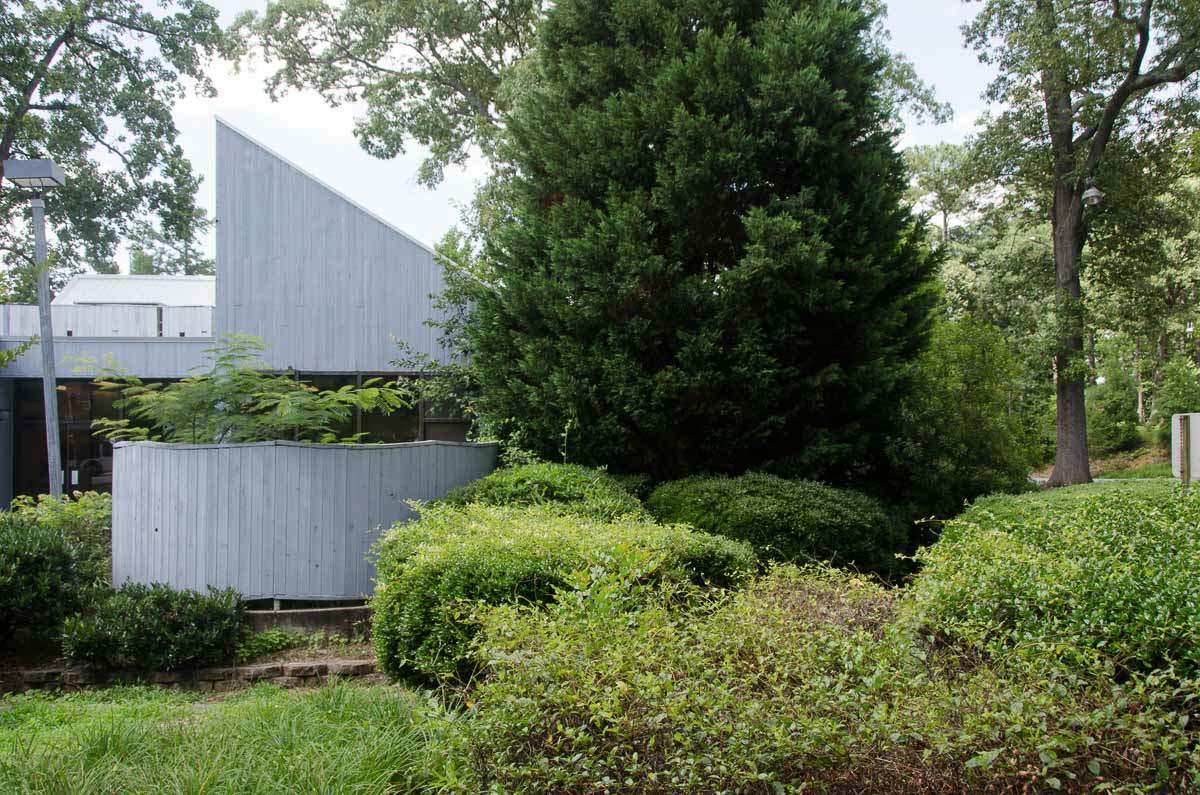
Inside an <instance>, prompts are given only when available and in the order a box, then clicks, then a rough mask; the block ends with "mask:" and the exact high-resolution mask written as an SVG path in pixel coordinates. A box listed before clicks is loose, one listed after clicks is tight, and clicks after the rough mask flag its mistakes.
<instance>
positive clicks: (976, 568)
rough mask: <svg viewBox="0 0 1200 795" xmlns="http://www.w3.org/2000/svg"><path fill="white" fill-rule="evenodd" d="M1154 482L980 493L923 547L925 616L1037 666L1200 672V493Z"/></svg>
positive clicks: (919, 597)
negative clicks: (1166, 491)
mask: <svg viewBox="0 0 1200 795" xmlns="http://www.w3.org/2000/svg"><path fill="white" fill-rule="evenodd" d="M1103 485H1104V486H1105V487H1108V486H1109V485H1110V484H1103ZM1122 485H1123V484H1122ZM1151 486H1152V488H1148V489H1144V492H1145V493H1139V491H1143V489H1141V487H1140V486H1139V487H1136V488H1132V487H1124V485H1123V487H1122V488H1120V489H1112V488H1104V489H1098V488H1097V487H1095V486H1085V487H1076V488H1072V489H1064V490H1060V491H1053V492H1048V493H1047V494H1046V495H1040V494H1038V495H1027V496H1025V497H1021V498H1016V497H1007V498H993V499H989V500H983V501H980V503H978V504H977V505H975V506H973V507H972V508H971V509H970V510H969V511H968V512H967V513H966V514H965V515H964V516H963V517H961V518H960V519H956V520H953V521H951V522H948V523H947V525H946V527H945V529H944V531H943V533H942V538H941V540H939V541H938V543H936V544H934V545H932V546H931V547H928V548H926V549H922V550H920V551H919V552H918V553H917V559H918V560H919V561H920V562H921V564H922V566H923V568H922V570H921V573H920V574H919V575H917V577H916V578H915V580H914V582H913V586H912V588H911V594H910V601H911V603H912V613H913V617H914V620H915V621H916V622H917V624H918V625H919V626H920V627H922V628H923V630H924V631H925V632H927V633H929V634H934V635H936V636H938V637H940V638H944V639H947V640H949V641H952V642H954V643H957V644H961V645H964V646H967V647H969V648H972V649H974V650H976V651H977V652H979V653H982V654H985V655H987V656H990V657H992V658H993V659H996V660H1003V661H1005V662H1007V663H1009V664H1028V665H1030V666H1032V667H1033V668H1035V669H1037V670H1043V671H1044V670H1045V668H1046V667H1047V666H1051V665H1055V666H1057V665H1066V666H1069V667H1071V668H1073V669H1075V670H1083V671H1094V670H1097V669H1110V668H1115V669H1116V670H1118V671H1121V672H1125V673H1128V672H1137V671H1153V670H1162V669H1168V668H1170V669H1173V670H1174V671H1175V672H1177V673H1178V674H1182V675H1185V676H1189V675H1190V676H1194V675H1195V674H1197V673H1200V579H1198V578H1197V577H1196V572H1197V571H1200V533H1197V527H1200V495H1197V494H1194V493H1193V494H1192V495H1190V496H1188V497H1183V496H1182V495H1180V494H1179V490H1178V487H1175V489H1174V493H1173V494H1171V495H1169V496H1164V495H1163V494H1162V493H1161V488H1159V487H1157V486H1156V484H1151ZM1072 497H1075V498H1074V499H1072Z"/></svg>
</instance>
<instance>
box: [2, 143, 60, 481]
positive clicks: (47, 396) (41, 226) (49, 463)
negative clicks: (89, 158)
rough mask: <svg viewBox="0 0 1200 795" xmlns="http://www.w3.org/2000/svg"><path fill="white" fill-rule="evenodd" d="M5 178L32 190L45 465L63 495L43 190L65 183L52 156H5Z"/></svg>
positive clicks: (31, 208) (51, 479) (30, 203)
mask: <svg viewBox="0 0 1200 795" xmlns="http://www.w3.org/2000/svg"><path fill="white" fill-rule="evenodd" d="M4 178H5V179H7V180H8V181H9V182H11V183H13V184H14V185H18V186H20V187H22V188H27V189H29V190H32V191H33V196H32V198H30V200H29V208H30V210H31V211H32V214H33V259H34V262H36V263H37V270H38V273H37V280H38V282H37V291H38V319H39V320H40V321H41V330H42V335H41V340H40V346H39V347H41V349H42V399H43V403H44V404H45V407H46V412H45V413H46V467H47V469H48V470H49V476H50V494H51V495H53V496H55V497H61V496H62V481H63V468H62V453H61V448H60V447H59V442H58V380H57V378H56V374H55V371H54V323H53V321H52V320H51V318H50V270H49V269H48V268H47V267H46V204H45V202H43V201H42V191H45V190H50V189H52V188H59V187H62V186H63V185H65V184H66V183H67V179H66V177H65V176H64V175H63V170H62V169H61V168H59V167H58V164H56V163H55V162H54V161H53V160H5V161H4Z"/></svg>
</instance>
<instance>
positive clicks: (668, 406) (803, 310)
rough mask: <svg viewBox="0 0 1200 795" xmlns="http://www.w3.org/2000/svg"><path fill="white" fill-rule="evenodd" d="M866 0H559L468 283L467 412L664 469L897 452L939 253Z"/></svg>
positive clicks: (826, 471)
mask: <svg viewBox="0 0 1200 795" xmlns="http://www.w3.org/2000/svg"><path fill="white" fill-rule="evenodd" d="M872 23H873V20H872V17H871V14H870V13H869V12H868V11H866V10H864V7H863V3H861V2H858V1H856V0H789V1H780V0H775V1H774V2H767V1H766V0H563V1H562V2H559V3H557V4H556V5H555V7H554V8H553V9H552V10H551V11H550V13H549V14H548V16H547V19H546V21H545V22H544V24H543V26H542V30H541V38H540V40H539V44H538V48H537V55H536V58H537V63H536V75H535V77H534V79H533V80H532V81H531V85H530V90H529V91H528V92H526V94H525V95H524V96H522V97H521V98H520V99H519V100H518V101H517V103H516V106H515V107H514V109H513V112H512V113H511V114H510V117H509V119H508V128H507V133H506V143H505V144H504V146H503V147H502V149H501V151H500V154H501V158H500V160H501V166H500V173H499V175H498V177H497V183H496V184H494V185H493V191H494V195H495V196H499V197H502V205H503V206H502V207H501V208H498V209H497V208H493V209H494V211H495V212H496V213H497V214H498V217H499V219H500V220H499V221H498V222H496V223H495V227H494V233H493V234H492V235H491V236H490V238H489V240H488V242H487V245H486V248H485V251H484V260H483V261H484V265H485V267H484V269H483V270H482V277H483V278H482V279H480V280H479V281H474V282H471V284H473V285H474V287H473V288H472V289H471V290H470V291H469V292H470V299H471V301H472V302H473V304H474V312H473V313H472V315H471V318H470V320H469V321H468V322H467V324H466V327H465V336H466V343H467V345H466V348H467V349H468V350H469V352H470V353H471V354H472V355H473V356H474V363H475V367H476V369H477V373H478V377H479V380H480V385H481V397H480V399H479V400H478V402H477V404H476V405H475V408H476V410H478V411H480V412H481V413H482V415H483V418H484V419H485V420H488V421H490V422H491V423H492V424H493V427H496V428H498V430H499V431H500V432H501V433H502V434H503V435H506V436H508V437H509V438H511V439H512V440H513V441H515V442H516V443H517V444H520V445H522V446H524V447H527V448H530V449H532V450H533V451H534V452H537V453H540V454H542V455H544V456H554V457H557V456H563V457H565V458H567V459H569V460H573V461H580V462H584V463H591V464H596V463H604V464H609V465H611V466H613V467H614V468H617V469H623V470H636V471H644V472H650V473H652V474H654V475H656V476H659V477H670V476H677V475H681V474H685V473H688V472H693V471H699V470H729V471H734V470H741V469H745V468H748V467H752V466H758V465H762V464H763V463H764V462H767V461H779V462H784V461H786V462H788V466H789V469H791V470H792V471H796V472H803V473H805V474H807V475H810V476H814V477H822V478H827V479H830V480H834V481H847V480H852V479H854V476H855V475H856V474H857V475H862V474H866V473H868V472H871V471H872V470H873V467H874V465H875V462H877V461H880V460H882V458H883V455H882V450H883V448H884V446H885V445H884V439H885V437H886V436H887V435H888V434H889V433H890V428H891V426H892V422H893V419H894V416H895V406H896V405H897V404H898V402H899V400H900V398H901V397H902V396H903V395H904V392H905V390H906V388H907V384H908V381H909V379H908V375H909V372H910V369H911V365H912V362H913V359H914V357H915V355H916V354H917V353H918V352H919V351H920V349H921V348H922V346H923V345H924V343H925V339H926V335H927V323H928V314H929V307H930V304H931V303H932V298H933V296H932V293H931V288H930V273H931V266H932V263H931V262H930V255H929V254H928V252H927V247H926V246H925V245H923V243H922V234H921V231H920V229H919V228H918V224H917V223H916V221H915V219H914V218H913V216H912V214H911V212H910V211H909V209H908V208H907V206H906V205H905V204H904V200H903V196H904V193H905V190H906V188H907V187H908V186H907V181H906V178H905V174H904V167H903V164H902V159H901V158H900V156H899V155H898V154H897V152H896V150H895V148H894V143H895V141H894V138H895V128H894V126H893V124H892V121H891V119H890V118H889V114H888V112H887V109H888V108H889V102H888V99H887V97H886V96H885V93H886V92H885V91H884V89H883V86H884V76H883V73H884V70H885V68H886V54H885V53H882V52H880V50H879V48H877V47H875V46H873V43H872V38H871V26H872Z"/></svg>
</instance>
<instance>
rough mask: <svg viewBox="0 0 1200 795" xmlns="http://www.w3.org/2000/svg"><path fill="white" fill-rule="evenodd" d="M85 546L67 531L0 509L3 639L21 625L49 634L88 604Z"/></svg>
mask: <svg viewBox="0 0 1200 795" xmlns="http://www.w3.org/2000/svg"><path fill="white" fill-rule="evenodd" d="M84 579H85V578H84V576H83V574H82V572H81V566H80V555H79V550H78V549H77V548H76V547H75V546H74V545H73V544H71V543H70V542H69V541H68V540H67V538H66V536H65V535H64V534H63V532H62V531H61V530H59V529H57V528H53V527H49V526H47V525H43V524H40V523H38V522H35V521H32V520H30V519H29V518H28V517H23V516H17V515H15V514H10V513H0V640H3V641H5V643H7V642H8V639H9V638H10V637H11V636H12V635H13V633H15V632H17V631H18V630H22V631H26V632H29V633H30V634H31V635H35V636H40V637H48V636H51V635H54V634H57V632H58V630H59V628H60V627H61V626H62V622H63V619H64V618H65V617H66V616H68V615H70V614H71V613H74V612H75V611H76V610H78V609H80V608H81V607H82V606H83V603H84V600H85V595H86V590H87V588H86V583H85V582H84Z"/></svg>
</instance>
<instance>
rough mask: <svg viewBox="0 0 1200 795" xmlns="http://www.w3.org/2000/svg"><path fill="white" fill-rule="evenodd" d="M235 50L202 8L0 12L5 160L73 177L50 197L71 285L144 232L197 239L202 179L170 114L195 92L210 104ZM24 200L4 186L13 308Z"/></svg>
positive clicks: (195, 3)
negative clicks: (216, 60) (214, 70)
mask: <svg viewBox="0 0 1200 795" xmlns="http://www.w3.org/2000/svg"><path fill="white" fill-rule="evenodd" d="M228 47H229V40H228V39H227V38H226V36H225V34H224V33H223V32H222V30H221V28H220V26H219V24H218V22H217V10H216V9H215V8H213V6H211V5H209V4H208V3H205V2H201V0H170V1H169V2H165V3H161V4H155V5H154V6H150V5H146V4H143V3H141V2H138V0H21V2H13V3H7V4H6V5H5V8H4V12H3V14H0V54H2V57H0V159H8V158H38V157H49V158H52V159H53V160H55V161H57V162H58V164H59V165H61V166H62V167H63V169H64V171H65V172H66V174H67V185H66V187H64V188H60V189H56V190H53V191H50V192H48V193H47V194H46V197H45V201H46V215H47V219H48V220H49V222H50V225H51V229H52V235H51V256H52V257H53V262H54V265H55V267H56V269H57V272H58V274H59V277H58V280H59V281H61V279H62V278H63V274H66V273H69V272H71V271H72V270H78V269H80V268H81V267H82V266H84V265H87V264H94V265H97V266H98V267H99V269H102V270H103V269H105V267H106V266H107V265H108V264H109V263H111V262H112V259H113V255H114V253H115V250H116V247H117V244H118V242H119V241H120V239H121V238H122V236H124V235H125V234H126V233H127V232H129V231H130V229H131V228H132V227H133V225H134V224H135V223H137V222H139V221H147V220H150V221H152V222H153V223H154V224H155V225H156V228H157V229H158V230H159V232H160V234H161V235H162V236H163V238H164V239H165V240H168V241H170V242H171V244H172V245H186V244H190V243H191V241H192V240H193V239H194V238H195V236H196V234H197V232H198V231H199V230H198V227H197V218H198V215H197V211H196V207H195V193H196V187H197V184H198V178H197V177H196V175H195V174H194V173H193V172H192V168H191V165H190V164H189V163H188V161H187V159H186V158H185V157H184V155H183V150H182V149H181V148H180V146H179V143H178V141H177V137H178V135H177V130H176V128H175V123H174V120H173V119H172V115H171V108H172V105H173V104H174V103H175V101H176V100H178V99H179V98H180V97H182V96H183V95H184V92H185V91H187V90H193V89H194V90H196V91H199V92H202V93H206V94H208V93H212V90H213V89H212V85H211V83H210V82H209V81H208V79H207V78H206V77H205V71H204V70H205V67H206V64H207V63H208V61H209V60H210V58H212V57H213V56H215V55H218V54H220V53H222V52H227V51H229V50H228ZM27 198H28V196H27V195H26V194H25V192H23V191H20V190H14V189H13V188H11V187H9V186H8V185H7V184H6V183H4V182H2V181H0V221H2V223H0V264H2V265H3V267H4V268H5V271H6V278H7V281H8V284H7V290H6V291H7V292H8V293H9V298H10V300H21V301H31V300H32V298H33V284H34V280H33V279H32V278H31V277H30V275H29V273H30V268H29V267H28V266H29V265H30V264H31V263H32V241H31V236H30V235H29V234H28V230H27V223H26V219H27V211H26V209H25V208H26V206H27Z"/></svg>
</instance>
